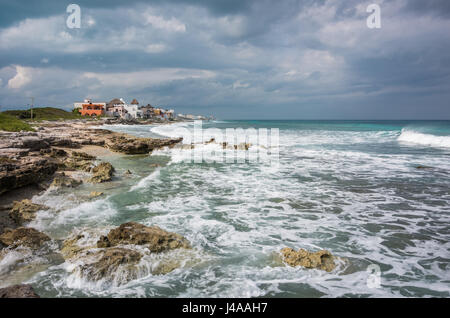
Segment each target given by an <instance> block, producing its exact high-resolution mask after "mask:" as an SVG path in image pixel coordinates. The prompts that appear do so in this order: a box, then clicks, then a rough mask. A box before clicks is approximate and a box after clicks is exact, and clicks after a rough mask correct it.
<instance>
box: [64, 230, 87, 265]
mask: <svg viewBox="0 0 450 318" xmlns="http://www.w3.org/2000/svg"><path fill="white" fill-rule="evenodd" d="M81 239H84V235H83V234H77V235H75V236H74V237H70V238H68V239H67V240H65V241H64V242H63V245H62V248H61V255H62V256H63V257H64V259H71V258H74V257H76V256H77V255H78V254H79V253H80V252H82V251H84V250H86V249H87V248H88V247H85V246H80V245H79V244H78V242H79V241H80V240H81Z"/></svg>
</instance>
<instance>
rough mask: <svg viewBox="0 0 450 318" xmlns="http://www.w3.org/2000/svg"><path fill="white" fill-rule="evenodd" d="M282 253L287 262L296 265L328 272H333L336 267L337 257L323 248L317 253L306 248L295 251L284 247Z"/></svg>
mask: <svg viewBox="0 0 450 318" xmlns="http://www.w3.org/2000/svg"><path fill="white" fill-rule="evenodd" d="M281 255H282V256H283V260H284V262H285V263H286V264H288V265H290V266H292V267H296V266H302V267H305V268H316V269H321V270H324V271H327V272H331V271H332V270H333V269H335V268H336V264H335V257H334V256H333V255H331V253H330V252H328V251H325V250H322V251H318V252H315V253H311V252H308V251H307V250H304V249H299V250H298V251H295V250H294V249H292V248H288V247H286V248H283V249H282V250H281Z"/></svg>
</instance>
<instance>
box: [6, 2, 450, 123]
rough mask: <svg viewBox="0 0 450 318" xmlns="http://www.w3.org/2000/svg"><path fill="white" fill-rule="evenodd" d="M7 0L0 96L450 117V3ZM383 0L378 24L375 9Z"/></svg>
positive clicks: (287, 115) (266, 112)
mask: <svg viewBox="0 0 450 318" xmlns="http://www.w3.org/2000/svg"><path fill="white" fill-rule="evenodd" d="M70 3H71V2H66V1H60V0H52V1H30V0H27V1H17V0H11V1H9V0H0V105H1V106H2V110H5V109H11V108H26V107H27V104H28V103H30V97H35V104H36V106H56V107H63V108H66V109H70V108H71V105H72V103H73V102H74V101H79V100H82V99H84V98H87V97H89V98H93V99H94V100H97V101H109V100H111V99H112V98H116V97H123V98H125V99H126V100H128V101H130V100H131V99H133V98H136V99H138V100H139V101H140V102H141V103H151V104H152V105H161V106H167V107H171V108H174V109H176V110H177V111H178V112H183V113H185V112H191V113H197V114H204V115H210V114H214V115H216V116H217V117H219V118H235V119H238V118H243V119H244V118H260V119H268V118H279V119H450V55H449V51H450V32H449V30H450V1H448V0H428V1H423V0H390V1H387V0H385V1H381V0H380V1H375V0H369V1H361V0H349V1H330V0H329V1H325V0H324V1H313V0H304V1H301V0H298V1H294V0H292V1H290V0H288V1H265V0H257V1H256V0H255V1H245V0H216V1H209V0H204V1H202V0H193V1H183V0H177V1H114V0H108V1H106V0H105V1H77V0H74V1H72V3H76V4H78V5H79V6H80V7H81V28H79V29H70V28H68V27H67V25H66V20H67V17H68V16H69V14H68V13H67V12H66V8H67V6H68V5H69V4H70ZM371 3H378V4H379V5H380V7H381V21H382V27H381V29H369V28H368V27H367V25H366V19H367V17H368V16H369V15H370V13H367V12H366V8H367V6H368V5H369V4H371Z"/></svg>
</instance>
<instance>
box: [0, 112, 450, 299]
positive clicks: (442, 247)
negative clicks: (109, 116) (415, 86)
mask: <svg viewBox="0 0 450 318" xmlns="http://www.w3.org/2000/svg"><path fill="white" fill-rule="evenodd" d="M203 127H204V128H219V129H226V128H239V127H241V128H244V129H247V128H255V129H259V128H278V129H279V143H280V147H279V165H278V166H277V168H276V169H272V168H271V167H270V166H269V165H268V164H266V163H245V162H244V163H233V164H230V163H217V162H215V163H211V162H209V163H208V162H203V163H193V162H186V161H185V160H183V159H186V156H189V154H190V153H189V150H187V149H185V150H180V149H175V148H173V149H164V150H159V151H156V152H154V153H153V154H152V155H150V156H147V155H138V156H121V155H106V156H103V157H101V159H103V160H107V161H110V162H111V163H112V164H113V165H114V166H115V167H116V170H117V173H116V177H115V179H114V181H113V182H111V183H105V184H102V185H100V186H92V185H89V184H84V185H82V186H81V187H80V188H77V189H76V190H72V191H67V192H63V193H60V192H56V193H55V192H51V191H48V192H46V193H44V194H43V195H41V196H39V197H36V198H35V199H34V201H36V202H38V203H43V204H46V205H48V206H50V207H51V209H50V210H48V211H41V212H39V215H38V218H37V219H36V220H35V221H33V223H32V224H31V225H32V226H34V227H36V228H38V229H39V230H42V231H44V232H46V233H48V234H49V235H51V236H52V238H54V239H55V241H57V240H62V239H64V238H66V237H67V236H68V235H69V234H71V233H74V232H77V231H84V233H90V231H91V232H93V233H94V234H95V235H94V236H95V237H97V236H98V235H99V233H105V232H106V231H107V230H108V229H110V228H111V227H114V226H118V225H120V224H121V223H124V222H127V221H136V222H140V223H143V224H146V225H157V226H160V227H162V228H164V229H166V230H169V231H173V232H177V233H179V234H182V235H183V236H185V237H186V238H187V239H189V240H190V242H191V243H192V246H193V247H194V251H193V254H194V255H189V256H183V255H180V256H179V257H181V258H182V257H187V258H193V259H195V261H192V262H190V261H186V262H184V263H183V265H182V266H181V267H180V268H178V269H176V270H175V271H173V272H170V273H169V274H166V275H152V274H149V273H148V272H145V273H143V274H142V275H141V276H140V277H139V278H138V279H136V280H133V281H131V282H129V283H126V284H122V285H117V284H114V283H108V282H97V283H95V282H89V281H85V280H83V279H82V278H80V277H78V276H77V275H76V274H74V273H72V272H71V270H72V267H71V266H70V265H69V264H67V263H65V262H63V261H61V260H59V261H58V260H57V258H56V260H52V259H50V260H48V257H47V259H45V260H30V262H32V261H33V262H34V263H35V264H37V265H36V266H35V267H33V268H38V269H39V270H38V269H35V270H30V269H28V270H26V271H22V272H17V273H16V272H14V271H13V270H9V268H10V264H11V263H12V262H13V261H14V259H17V257H18V256H17V255H10V256H9V258H7V259H4V260H3V261H2V263H0V276H2V275H3V276H2V277H9V279H10V280H11V279H16V280H21V281H27V282H29V283H31V284H32V285H33V286H34V287H35V288H36V290H37V291H38V293H39V294H41V295H42V296H45V297H86V296H88V297H432V296H438V297H449V296H450V265H449V262H450V122H448V121H434V122H425V121H424V122H421V121H409V122H408V121H215V122H208V123H203ZM106 128H108V129H111V130H115V131H121V132H127V133H130V134H134V135H136V136H149V137H165V136H169V137H175V136H178V135H179V134H180V132H181V130H183V129H188V130H192V129H193V124H192V123H177V124H173V125H163V126H151V125H150V126H108V127H106ZM208 147H216V149H217V150H220V149H221V145H219V144H212V145H208ZM155 164H156V165H155ZM127 169H130V170H131V171H132V172H133V174H132V175H131V176H128V177H127V176H124V175H123V174H122V173H123V172H124V171H125V170H127ZM94 189H95V190H97V191H103V192H105V193H106V196H104V197H101V198H97V199H93V200H92V199H87V196H88V194H89V192H90V191H92V190H94ZM96 235H97V236H96ZM283 247H292V248H295V249H299V248H305V249H308V250H312V251H316V250H319V249H326V250H329V251H330V252H331V253H333V254H334V255H336V256H339V257H341V258H343V259H345V261H342V262H340V263H339V265H338V267H337V268H336V269H335V270H334V271H332V272H331V273H327V272H323V271H319V270H308V269H303V268H292V267H288V266H286V265H284V264H283V263H282V262H281V260H280V258H279V254H278V252H279V251H280V249H282V248H283ZM53 249H54V250H55V251H57V246H55V247H53ZM144 261H145V262H148V263H149V264H150V267H151V266H152V264H154V263H155V262H158V261H160V260H158V259H151V258H149V259H145V260H144ZM374 265H375V267H374ZM374 268H375V269H374ZM378 270H379V271H378ZM374 279H375V280H376V281H377V282H379V284H375V285H373V284H371V283H370V282H373V280H374Z"/></svg>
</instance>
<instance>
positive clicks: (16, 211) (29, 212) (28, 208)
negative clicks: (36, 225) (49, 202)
mask: <svg viewBox="0 0 450 318" xmlns="http://www.w3.org/2000/svg"><path fill="white" fill-rule="evenodd" d="M47 209H48V207H46V206H44V205H40V204H35V203H33V202H31V201H30V200H23V201H15V202H14V203H13V207H12V209H11V211H10V212H9V216H10V217H11V218H12V219H13V220H14V221H15V222H17V223H18V224H22V223H25V222H30V221H32V220H34V219H35V218H36V212H37V211H39V210H47Z"/></svg>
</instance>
